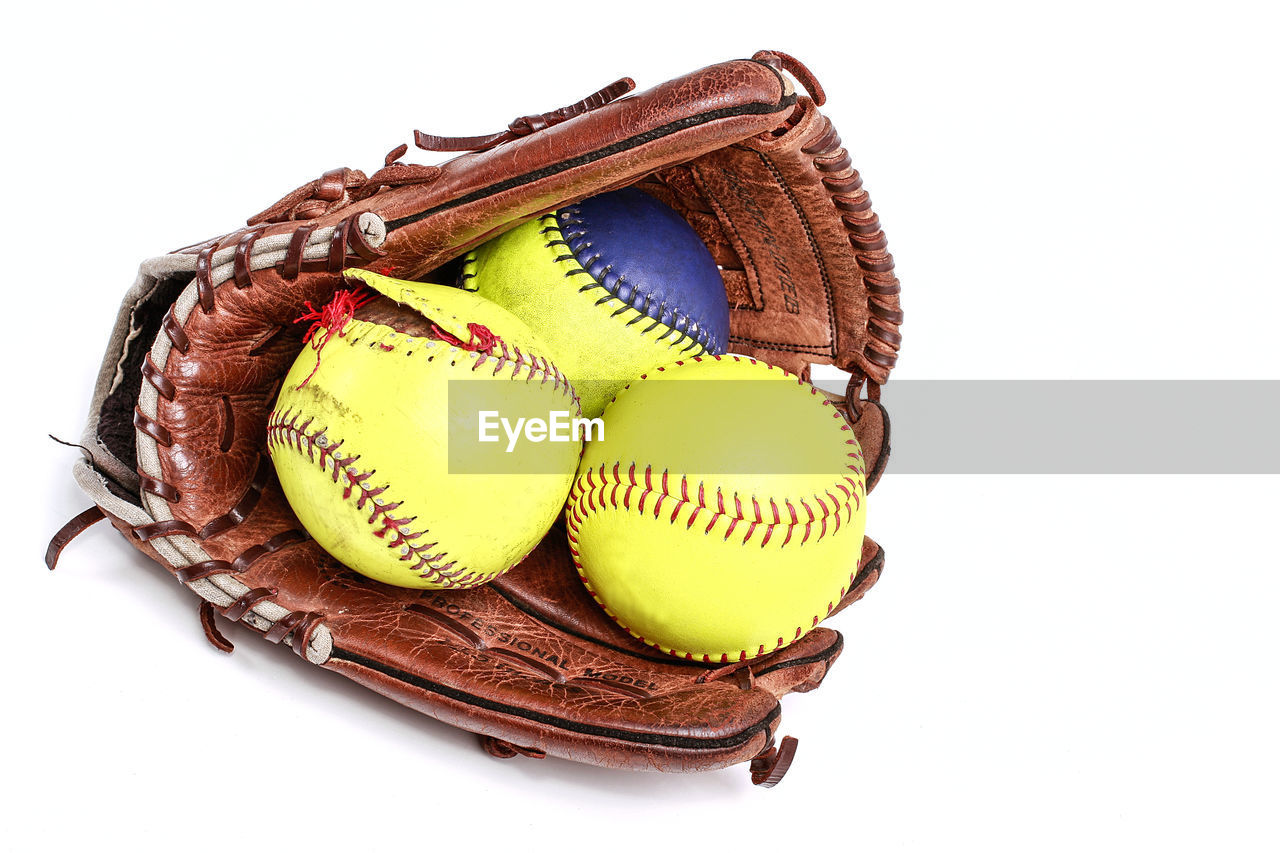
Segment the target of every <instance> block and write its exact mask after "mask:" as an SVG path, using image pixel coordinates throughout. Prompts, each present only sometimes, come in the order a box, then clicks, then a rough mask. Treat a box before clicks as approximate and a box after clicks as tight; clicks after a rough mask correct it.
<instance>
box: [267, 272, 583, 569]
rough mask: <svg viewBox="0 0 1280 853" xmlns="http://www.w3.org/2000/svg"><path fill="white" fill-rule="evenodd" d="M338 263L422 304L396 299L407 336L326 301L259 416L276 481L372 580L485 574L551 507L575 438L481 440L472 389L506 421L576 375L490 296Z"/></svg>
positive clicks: (550, 515)
mask: <svg viewBox="0 0 1280 853" xmlns="http://www.w3.org/2000/svg"><path fill="white" fill-rule="evenodd" d="M349 275H352V276H355V277H357V278H359V279H361V280H362V281H363V282H364V283H365V284H367V285H368V286H369V287H371V288H373V289H374V290H376V291H378V292H379V293H381V294H383V295H385V296H387V297H390V298H391V299H393V300H395V302H397V303H399V304H400V305H401V306H403V307H404V308H405V309H412V311H413V312H416V313H417V314H418V315H421V318H422V319H419V318H418V317H416V316H414V315H412V314H410V315H409V316H410V317H412V319H413V320H414V321H415V322H414V323H413V324H412V325H413V328H414V330H415V331H416V332H417V336H414V335H413V334H409V333H407V332H406V331H405V329H403V328H399V329H398V328H395V327H394V325H395V324H394V323H392V324H391V325H387V324H384V323H382V322H372V321H369V320H361V319H355V316H354V313H353V310H352V306H351V304H350V301H348V302H347V303H345V305H344V304H343V303H336V304H337V305H338V308H337V310H334V304H331V305H330V306H329V308H327V309H326V312H325V315H324V317H323V321H322V322H320V323H318V324H317V327H316V328H315V331H314V337H313V338H312V339H311V341H310V343H311V345H310V346H308V347H304V348H303V350H302V353H301V355H299V356H298V359H297V361H296V362H295V363H294V365H293V367H292V369H291V370H290V371H289V373H288V375H287V376H286V377H285V379H284V383H283V385H282V389H281V391H280V396H279V399H278V400H277V401H276V405H275V409H274V411H272V413H271V415H270V417H269V420H268V423H267V448H268V451H269V453H270V454H271V459H272V461H273V463H274V464H275V469H276V472H277V473H278V475H279V478H280V485H281V487H282V488H283V490H284V493H285V496H286V497H287V498H288V500H289V504H290V506H291V507H292V508H293V510H294V512H295V513H296V514H297V516H298V518H299V520H300V521H301V522H302V524H303V526H304V527H305V528H306V529H307V531H308V532H309V533H310V534H311V535H312V536H313V537H314V538H315V539H316V541H317V542H319V544H320V545H321V546H322V547H324V549H325V550H326V551H328V552H329V553H330V554H332V555H333V556H334V557H336V558H337V559H338V560H340V561H341V562H343V563H344V564H346V565H347V566H349V567H350V568H352V569H355V570H356V571H358V572H360V573H362V574H364V575H367V576H368V577H371V578H374V579H375V580H379V581H383V582H384V583H389V584H394V585H395V586H403V587H420V588H428V589H440V588H446V587H470V586H475V585H477V584H481V583H484V582H486V581H488V580H491V579H493V578H494V577H497V576H498V575H500V574H502V573H503V572H505V571H506V570H507V569H508V568H510V567H511V566H513V565H515V564H516V563H517V562H518V561H519V560H521V559H522V558H523V557H524V556H525V555H526V554H527V553H528V552H529V551H531V550H532V549H533V547H534V546H535V545H537V543H538V541H539V540H540V539H541V538H542V536H543V535H545V533H546V532H547V530H548V529H549V528H550V526H551V525H552V523H553V522H554V521H555V519H556V517H557V516H558V514H559V512H560V510H561V508H562V507H563V505H564V500H565V496H566V495H567V494H568V490H569V487H570V485H571V484H572V481H573V473H574V470H575V469H576V467H577V464H578V461H579V457H580V454H581V447H582V442H581V441H580V440H572V438H570V439H569V440H564V441H557V442H547V441H541V442H537V443H535V442H530V441H516V442H504V441H501V440H500V441H498V442H497V443H493V439H492V437H489V438H482V437H481V436H482V435H483V430H481V429H480V424H479V423H478V422H477V418H476V414H477V412H476V409H477V406H476V405H474V404H473V403H474V401H476V400H479V401H483V402H481V403H480V404H479V408H482V409H483V408H485V407H491V408H492V409H493V410H494V412H499V413H500V414H501V417H503V418H507V419H509V420H510V422H513V423H514V422H520V419H521V418H523V419H525V421H527V420H528V419H531V418H538V419H542V420H543V421H545V420H546V419H547V418H548V416H549V414H551V413H554V412H566V413H573V414H577V413H578V412H579V408H578V403H577V399H576V397H575V395H574V392H573V389H572V387H571V386H570V384H569V382H568V380H567V379H566V378H565V377H564V375H563V373H561V372H560V370H559V369H558V368H557V367H556V366H555V364H554V363H553V362H552V360H551V358H550V357H549V356H548V353H547V350H546V348H545V346H544V345H543V344H542V343H541V342H540V341H539V340H538V339H537V337H536V336H535V335H534V334H533V333H532V332H530V331H529V329H528V327H527V326H525V324H524V323H522V322H520V320H518V319H516V318H515V317H514V316H512V315H511V314H510V313H508V312H507V311H505V310H503V309H502V308H500V307H498V306H496V305H493V304H491V303H488V302H486V301H485V300H483V299H480V298H479V297H477V296H475V295H473V294H469V293H466V292H463V291H460V290H457V289H454V288H449V287H441V286H438V285H430V284H420V283H416V282H406V281H396V280H394V279H389V278H385V277H383V276H379V275H376V274H374V273H370V272H364V271H356V272H352V273H349ZM393 310H395V309H393ZM423 320H425V322H423ZM400 325H402V326H405V327H408V326H409V325H410V324H408V323H401V324H400ZM424 327H425V329H426V330H427V331H426V332H425V333H424V332H422V329H423V328H424ZM481 415H483V412H481ZM520 437H522V436H517V438H520ZM499 438H501V437H499ZM486 442H488V443H486Z"/></svg>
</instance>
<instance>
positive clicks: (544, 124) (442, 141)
mask: <svg viewBox="0 0 1280 853" xmlns="http://www.w3.org/2000/svg"><path fill="white" fill-rule="evenodd" d="M635 87H636V84H635V81H634V80H632V79H631V78H630V77H623V78H622V79H620V80H616V81H614V82H613V83H610V84H609V85H608V86H605V87H604V88H603V89H601V90H600V91H598V92H593V93H591V94H590V95H588V96H587V97H585V98H583V99H582V100H581V101H578V102H577V103H573V104H569V105H568V106H567V107H561V108H560V109H558V110H551V111H549V112H545V113H538V114H537V115H527V116H520V117H519V118H517V119H514V120H513V121H512V122H511V123H510V124H508V125H507V129H506V130H503V131H499V132H498V133H489V134H484V135H482V136H435V135H434V134H430V133H423V132H422V131H421V130H415V131H414V132H413V141H414V144H415V145H417V146H418V147H419V148H421V149H423V150H424V151H488V150H489V149H490V148H494V147H496V146H498V145H501V144H502V143H504V142H510V141H511V140H513V139H519V138H520V137H522V136H528V135H530V134H532V133H537V132H538V131H540V130H546V129H547V128H548V127H552V126H553V125H557V124H560V123H561V122H564V121H568V120H569V119H571V118H574V117H575V116H580V115H582V114H583V113H589V112H591V111H592V110H597V109H599V108H600V107H603V106H604V105H605V104H608V103H611V102H613V101H616V100H617V99H618V98H620V97H622V96H623V95H625V94H627V93H628V92H630V91H631V90H633V89H634V88H635Z"/></svg>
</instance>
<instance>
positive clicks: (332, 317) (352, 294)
mask: <svg viewBox="0 0 1280 853" xmlns="http://www.w3.org/2000/svg"><path fill="white" fill-rule="evenodd" d="M377 296H378V294H376V293H374V292H373V291H372V290H370V289H368V288H363V287H362V288H358V289H356V290H339V291H337V292H335V293H334V294H333V298H332V299H330V300H329V303H328V304H327V305H325V306H324V307H323V308H321V309H320V310H318V311H317V310H316V308H315V306H313V305H312V304H311V301H310V300H308V301H306V302H303V303H302V305H303V307H304V308H306V309H307V313H306V314H303V315H302V316H301V317H299V318H298V319H296V320H294V321H293V322H295V323H305V322H307V321H308V320H310V321H311V327H310V328H309V329H307V333H306V334H305V335H303V336H302V342H303V343H304V344H310V345H311V348H312V349H313V350H315V351H316V366H315V367H313V368H311V372H310V373H308V374H307V378H306V379H304V380H302V382H301V383H299V385H298V390H302V388H303V386H305V385H306V384H307V383H308V382H310V381H311V377H313V376H315V375H316V371H317V370H319V369H320V351H321V350H322V349H324V346H325V344H327V343H329V339H330V338H332V337H333V336H334V335H337V336H338V337H342V336H344V335H345V334H346V328H347V324H349V323H350V322H351V321H352V319H354V318H355V314H356V310H357V309H359V308H361V307H362V306H364V305H368V304H369V303H370V302H372V301H373V300H374V299H376V298H377ZM321 329H324V330H325V331H326V332H328V334H326V335H325V336H324V338H322V339H321V340H319V341H318V342H317V341H316V337H315V335H316V332H318V331H320V330H321Z"/></svg>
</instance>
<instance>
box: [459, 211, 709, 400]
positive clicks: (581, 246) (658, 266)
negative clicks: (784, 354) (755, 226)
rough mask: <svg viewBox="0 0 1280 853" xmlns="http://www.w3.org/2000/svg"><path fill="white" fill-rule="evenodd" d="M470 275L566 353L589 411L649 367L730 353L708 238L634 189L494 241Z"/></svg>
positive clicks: (473, 256) (467, 269)
mask: <svg viewBox="0 0 1280 853" xmlns="http://www.w3.org/2000/svg"><path fill="white" fill-rule="evenodd" d="M459 279H460V282H461V284H462V286H463V287H464V288H466V289H468V290H474V291H476V292H477V293H479V294H480V295H481V296H483V297H485V298H486V299H490V300H493V301H494V302H496V303H497V304H499V305H501V306H503V307H504V308H507V309H508V310H510V311H511V313H513V314H515V315H516V316H517V317H519V318H520V319H522V320H524V321H525V322H526V323H528V324H529V328H531V329H533V330H534V332H535V333H537V334H538V336H539V337H541V338H542V339H543V340H545V341H546V342H547V343H548V344H550V345H551V346H552V347H553V348H554V350H555V351H556V352H557V353H558V354H559V356H560V362H559V363H560V367H561V368H562V369H563V370H564V372H565V375H567V376H568V377H569V380H570V381H571V382H573V386H574V388H575V389H576V390H577V392H578V394H579V395H580V396H581V399H582V411H583V412H584V413H585V414H586V415H587V416H588V417H595V416H597V415H599V414H600V413H601V412H603V411H604V407H605V406H606V405H608V403H609V401H610V400H611V399H613V395H614V394H616V393H617V392H618V389H620V388H622V387H623V386H624V385H626V384H627V383H628V382H630V381H631V380H632V379H634V378H635V377H637V376H639V375H640V374H641V373H644V372H645V371H648V370H653V369H654V368H656V367H658V366H659V365H662V364H668V363H670V362H673V361H677V360H679V359H685V358H692V357H694V356H700V355H703V354H704V353H705V354H711V355H719V354H722V353H724V352H725V350H726V347H727V346H728V343H729V302H728V299H727V298H726V296H725V289H724V281H723V279H722V278H721V277H720V271H719V268H718V267H717V266H716V262H715V259H714V258H713V257H712V256H711V253H710V251H708V249H707V247H706V244H704V243H703V242H702V240H701V238H700V237H698V234H697V233H696V232H695V231H694V230H693V228H691V227H690V226H689V225H688V224H687V223H686V222H685V221H684V220H683V219H681V218H680V216H679V214H677V213H676V212H675V211H674V210H672V209H671V208H669V207H667V206H666V205H665V204H663V203H662V202H659V201H657V200H656V199H654V198H651V197H650V196H648V195H646V194H645V193H644V192H642V191H641V190H639V189H636V188H634V187H628V188H626V189H622V190H616V191H614V192H610V193H604V194H602V195H598V196H592V197H591V198H587V199H584V200H582V201H580V202H578V203H576V204H570V205H567V206H565V207H562V208H560V209H559V210H557V211H555V212H554V213H549V214H546V215H545V216H540V217H538V218H537V219H534V220H531V221H529V222H526V223H524V224H522V225H519V226H517V227H516V228H514V229H512V230H511V231H508V232H507V233H505V234H503V235H501V236H500V237H497V238H495V239H493V240H490V241H488V242H487V243H485V244H483V245H481V246H480V247H479V248H477V249H476V250H475V251H473V252H471V253H470V254H469V255H467V257H466V259H465V261H464V263H463V268H462V272H461V275H460V276H459Z"/></svg>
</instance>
